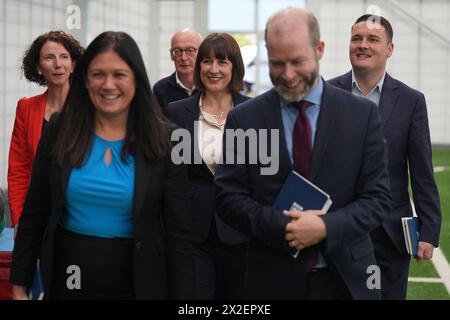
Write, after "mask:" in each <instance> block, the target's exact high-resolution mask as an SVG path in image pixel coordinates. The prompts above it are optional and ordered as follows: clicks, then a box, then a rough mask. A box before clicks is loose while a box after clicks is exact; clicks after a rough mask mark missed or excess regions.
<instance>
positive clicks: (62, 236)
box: [50, 227, 134, 300]
mask: <svg viewBox="0 0 450 320" xmlns="http://www.w3.org/2000/svg"><path fill="white" fill-rule="evenodd" d="M54 261H55V263H54V266H53V273H52V289H51V295H50V298H51V299H57V300H77V299H83V300H103V299H105V300H110V299H113V300H123V299H125V300H126V299H134V286H133V240H132V239H105V238H98V237H91V236H85V235H81V234H78V233H73V232H70V231H67V230H65V229H63V228H61V227H59V228H58V230H57V233H56V241H55V255H54ZM76 277H79V282H77V278H76ZM78 283H79V284H80V286H78V287H77V286H76V285H77V284H78Z"/></svg>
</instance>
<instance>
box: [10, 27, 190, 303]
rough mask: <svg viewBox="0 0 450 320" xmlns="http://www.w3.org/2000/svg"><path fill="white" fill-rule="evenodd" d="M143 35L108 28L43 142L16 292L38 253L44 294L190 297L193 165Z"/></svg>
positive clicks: (22, 232) (24, 221)
mask: <svg viewBox="0 0 450 320" xmlns="http://www.w3.org/2000/svg"><path fill="white" fill-rule="evenodd" d="M169 136H170V128H169V126H168V125H167V123H166V122H165V121H164V120H163V117H162V116H161V113H160V110H159V108H158V107H157V103H155V99H154V96H153V93H152V91H151V89H150V83H149V80H148V78H147V73H146V70H145V66H144V62H143V60H142V57H141V54H140V52H139V48H138V47H137V44H136V42H135V41H134V40H133V39H132V38H131V37H130V36H129V35H127V34H125V33H122V32H105V33H102V34H101V35H99V36H98V37H97V38H96V39H95V40H94V41H93V42H92V43H91V44H90V45H89V47H88V48H87V49H86V52H85V54H84V55H83V57H82V58H81V60H80V61H79V63H78V65H77V67H76V69H75V72H74V75H73V80H72V85H71V88H70V91H69V94H68V97H67V100H66V103H65V105H64V107H63V110H62V111H61V113H60V114H59V115H57V116H55V117H53V118H52V121H50V123H49V124H48V128H47V131H46V133H45V134H44V136H43V137H42V140H41V142H40V144H39V147H38V151H37V154H36V160H35V164H34V167H33V172H32V178H31V183H30V188H29V191H28V194H27V198H26V201H25V206H24V210H23V215H22V218H21V220H20V226H19V230H18V234H17V238H16V243H15V247H14V252H13V263H12V270H11V282H12V283H13V296H14V298H15V299H26V298H27V288H29V286H30V284H31V281H32V279H33V274H34V270H35V265H36V260H37V258H38V256H39V258H40V263H41V270H42V278H43V283H44V291H45V297H46V298H48V299H190V298H192V297H193V260H192V245H191V241H190V239H191V230H190V223H189V222H190V221H189V215H188V211H187V209H186V208H187V204H186V199H185V194H186V192H185V190H184V188H185V186H186V181H187V180H186V172H185V168H184V167H183V166H182V165H175V164H174V163H173V162H172V161H171V158H170V150H171V144H170V139H169Z"/></svg>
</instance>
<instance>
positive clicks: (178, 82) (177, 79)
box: [175, 72, 195, 95]
mask: <svg viewBox="0 0 450 320" xmlns="http://www.w3.org/2000/svg"><path fill="white" fill-rule="evenodd" d="M175 79H176V81H177V85H179V86H180V87H181V88H183V89H184V90H185V91H186V92H187V93H188V94H189V95H191V94H192V91H194V90H195V86H194V87H193V88H192V90H191V89H189V88H188V87H186V86H185V85H184V84H183V83H182V82H181V81H180V78H178V72H175Z"/></svg>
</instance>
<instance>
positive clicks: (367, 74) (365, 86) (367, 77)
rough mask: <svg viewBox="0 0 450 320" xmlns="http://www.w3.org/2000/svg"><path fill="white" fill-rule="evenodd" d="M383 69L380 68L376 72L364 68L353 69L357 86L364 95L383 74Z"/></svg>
mask: <svg viewBox="0 0 450 320" xmlns="http://www.w3.org/2000/svg"><path fill="white" fill-rule="evenodd" d="M384 72H385V70H384V69H382V70H380V71H377V72H373V71H368V70H367V71H366V70H354V74H355V79H356V82H357V83H358V86H359V88H360V89H361V91H362V93H364V94H365V95H367V94H369V92H370V91H371V90H372V89H373V88H374V87H375V86H376V85H377V83H378V81H380V79H381V77H382V76H383V75H384Z"/></svg>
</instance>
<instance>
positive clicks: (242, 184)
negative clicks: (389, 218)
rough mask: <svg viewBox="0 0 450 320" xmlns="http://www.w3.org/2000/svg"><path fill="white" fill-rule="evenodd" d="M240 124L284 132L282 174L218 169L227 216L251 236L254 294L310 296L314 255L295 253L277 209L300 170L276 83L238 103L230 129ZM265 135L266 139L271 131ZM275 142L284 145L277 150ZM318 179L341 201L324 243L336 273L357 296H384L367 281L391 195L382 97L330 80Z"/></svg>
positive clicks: (220, 206)
mask: <svg viewBox="0 0 450 320" xmlns="http://www.w3.org/2000/svg"><path fill="white" fill-rule="evenodd" d="M236 128H242V129H243V130H248V129H256V130H259V129H269V130H278V131H274V132H278V133H279V135H278V137H277V136H276V135H275V141H274V142H275V143H273V144H270V143H269V144H268V150H269V152H270V153H271V154H272V156H278V160H279V169H278V170H276V172H275V174H273V175H267V174H265V175H264V174H261V169H262V168H264V167H266V168H267V167H269V166H270V165H267V164H266V165H264V164H262V163H261V162H260V161H258V162H257V163H256V164H246V165H242V164H237V165H236V164H224V165H220V166H219V168H218V171H217V173H216V184H217V187H218V190H219V192H218V196H217V211H218V213H219V215H220V216H221V217H222V218H223V219H224V220H225V221H226V222H228V223H229V224H230V225H231V226H233V227H235V228H237V229H239V230H240V231H242V232H243V233H245V234H247V235H249V236H250V237H251V241H250V245H249V251H248V253H247V260H248V266H247V273H246V281H247V282H246V297H247V298H251V299H302V298H303V297H304V288H305V281H306V280H305V279H306V272H305V270H306V266H305V263H306V262H305V261H306V259H303V258H302V255H301V254H300V256H299V258H297V259H293V258H292V256H291V255H290V248H289V247H288V244H287V242H286V240H285V230H286V224H287V223H288V222H289V221H290V218H288V217H286V216H284V215H283V214H282V213H281V212H280V211H278V210H275V209H274V208H273V207H272V204H273V202H274V200H275V198H276V196H277V194H278V192H279V191H280V189H281V187H282V185H283V183H284V182H285V180H286V178H287V176H288V175H289V173H290V172H291V171H292V170H293V168H292V163H291V160H290V158H289V153H288V151H287V147H286V142H285V138H284V128H283V122H282V116H281V108H280V100H279V95H278V94H277V93H276V91H275V90H274V89H272V90H270V91H268V92H266V93H264V94H262V95H260V96H258V97H256V98H253V99H252V100H250V101H247V102H244V103H243V104H241V105H239V106H238V107H236V108H234V109H233V110H232V111H231V112H230V113H229V114H228V119H227V123H226V129H236ZM258 132H259V131H258ZM259 135H261V133H259ZM259 135H258V137H259V138H258V139H260V138H263V137H264V136H259ZM277 138H278V139H277ZM260 143H263V142H261V141H258V144H260ZM271 145H272V146H275V147H276V146H278V147H279V150H276V149H275V150H271V148H272V147H271ZM224 148H226V144H225V143H224ZM228 152H229V153H225V150H224V154H235V153H236V150H228ZM245 156H246V157H247V156H248V146H246V149H245ZM310 179H311V181H312V182H313V183H315V184H316V185H317V186H319V187H320V188H321V189H322V190H325V191H326V192H327V193H328V194H329V195H330V197H331V199H332V201H333V205H332V206H331V208H330V211H329V212H328V213H327V214H326V215H324V216H323V220H324V222H325V225H326V230H327V238H326V239H325V240H324V241H323V242H322V243H321V244H320V247H321V252H322V255H323V256H324V258H325V260H326V262H327V264H328V266H329V268H330V270H331V272H332V273H333V274H334V276H335V278H336V279H337V280H338V281H339V282H341V283H342V284H343V287H344V288H347V290H348V292H349V294H350V295H351V297H352V298H354V299H378V298H380V291H379V290H370V289H369V288H368V287H367V285H366V284H367V279H368V277H369V274H368V273H367V270H368V267H369V266H371V265H375V264H376V260H375V256H374V254H373V245H372V241H371V239H370V234H369V232H370V231H372V230H374V229H375V228H377V227H378V226H379V225H380V224H381V223H382V221H383V219H385V217H386V215H387V213H388V211H389V210H390V208H391V198H390V192H389V181H388V174H387V160H386V147H385V144H384V141H383V134H382V128H381V120H380V118H379V115H378V112H377V110H376V106H375V104H374V103H372V102H370V101H368V100H367V99H363V98H358V97H355V96H353V95H351V94H349V93H348V92H345V91H343V90H340V89H337V88H334V87H333V86H331V85H328V84H327V83H324V88H323V95H322V102H321V106H320V113H319V118H318V122H317V130H316V134H315V143H314V148H313V156H312V163H311V177H310Z"/></svg>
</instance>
